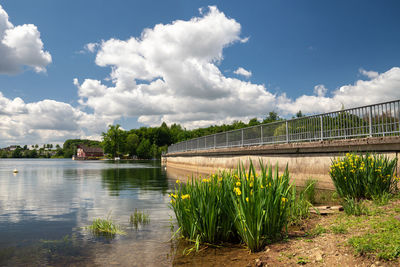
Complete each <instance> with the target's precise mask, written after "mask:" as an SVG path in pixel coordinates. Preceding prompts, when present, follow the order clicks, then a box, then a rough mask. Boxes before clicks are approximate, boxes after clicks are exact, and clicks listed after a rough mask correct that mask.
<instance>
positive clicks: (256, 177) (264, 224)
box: [170, 162, 291, 251]
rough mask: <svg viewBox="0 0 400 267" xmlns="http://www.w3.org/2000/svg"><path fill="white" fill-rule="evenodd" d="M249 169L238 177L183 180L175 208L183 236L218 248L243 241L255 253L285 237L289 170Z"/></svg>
mask: <svg viewBox="0 0 400 267" xmlns="http://www.w3.org/2000/svg"><path fill="white" fill-rule="evenodd" d="M260 169H261V173H256V171H255V168H254V165H253V163H252V162H250V166H249V168H248V169H246V168H245V167H244V166H243V164H240V165H239V166H238V168H237V169H236V170H235V171H233V172H220V173H218V174H214V175H211V176H210V177H208V178H205V179H201V178H200V179H194V178H192V180H191V181H189V182H188V183H187V184H182V183H180V182H179V180H178V181H177V185H176V187H175V190H174V193H172V194H171V195H170V196H171V201H170V205H171V208H172V209H173V210H174V213H175V215H176V218H177V222H178V225H179V227H180V230H181V233H182V235H183V236H184V237H186V238H188V239H189V240H193V241H194V240H197V241H200V242H203V243H204V242H205V243H211V244H216V243H220V242H224V241H237V240H239V241H242V242H244V243H245V244H246V245H247V246H248V247H249V249H250V250H251V251H259V250H261V249H262V248H263V247H264V246H265V244H267V243H268V242H271V241H274V240H276V239H278V238H280V237H281V236H282V232H283V231H284V230H285V229H286V226H287V222H288V210H289V206H290V192H291V185H290V183H289V172H288V170H287V168H286V170H285V171H284V173H283V174H282V175H279V173H278V168H276V169H275V170H272V166H267V165H265V166H264V165H263V164H262V162H260Z"/></svg>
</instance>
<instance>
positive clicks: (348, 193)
mask: <svg viewBox="0 0 400 267" xmlns="http://www.w3.org/2000/svg"><path fill="white" fill-rule="evenodd" d="M396 164H397V159H396V158H395V159H392V160H390V159H388V158H387V157H385V156H380V155H370V154H366V155H365V156H360V155H356V154H349V153H347V154H346V156H345V157H344V158H343V159H340V158H339V159H336V160H333V161H332V165H331V168H330V176H331V178H332V181H333V183H334V185H335V187H336V191H337V192H338V194H339V196H340V197H342V198H346V197H347V198H354V199H361V198H369V199H370V198H373V197H377V196H381V195H382V194H384V193H385V192H386V193H391V192H393V190H395V188H396V187H397V180H398V178H396V176H395V175H394V172H395V168H396Z"/></svg>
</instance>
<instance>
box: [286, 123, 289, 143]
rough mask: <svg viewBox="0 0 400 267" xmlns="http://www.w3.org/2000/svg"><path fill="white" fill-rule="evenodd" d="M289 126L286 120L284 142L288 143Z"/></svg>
mask: <svg viewBox="0 0 400 267" xmlns="http://www.w3.org/2000/svg"><path fill="white" fill-rule="evenodd" d="M288 130H289V127H288V122H287V121H286V143H289V131H288Z"/></svg>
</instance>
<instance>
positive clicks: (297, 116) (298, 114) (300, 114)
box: [296, 110, 304, 118]
mask: <svg viewBox="0 0 400 267" xmlns="http://www.w3.org/2000/svg"><path fill="white" fill-rule="evenodd" d="M301 117H304V115H303V113H301V110H299V112H297V113H296V118H301Z"/></svg>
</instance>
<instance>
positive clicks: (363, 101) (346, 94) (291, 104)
mask: <svg viewBox="0 0 400 267" xmlns="http://www.w3.org/2000/svg"><path fill="white" fill-rule="evenodd" d="M368 73H374V74H372V75H371V74H370V76H371V79H370V80H367V81H364V80H358V81H356V82H355V83H354V84H351V85H344V86H341V87H340V88H339V89H337V90H335V91H333V92H332V97H327V96H325V94H326V93H327V89H326V88H325V86H323V85H317V86H316V87H315V88H314V93H315V94H316V95H302V96H300V97H298V98H297V99H295V100H291V99H289V98H288V97H287V96H286V95H285V94H283V95H281V96H280V97H278V99H277V107H278V109H279V110H280V111H281V112H282V114H294V113H295V112H297V111H299V110H301V111H302V112H303V113H319V112H328V111H335V110H339V109H340V108H341V107H342V105H343V106H344V107H345V108H352V107H357V106H363V105H370V104H374V103H379V102H385V101H390V100H396V99H400V90H399V88H400V68H399V67H393V68H392V69H390V70H388V71H386V72H384V73H381V74H379V73H377V72H374V71H370V72H368ZM375 73H376V74H375Z"/></svg>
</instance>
